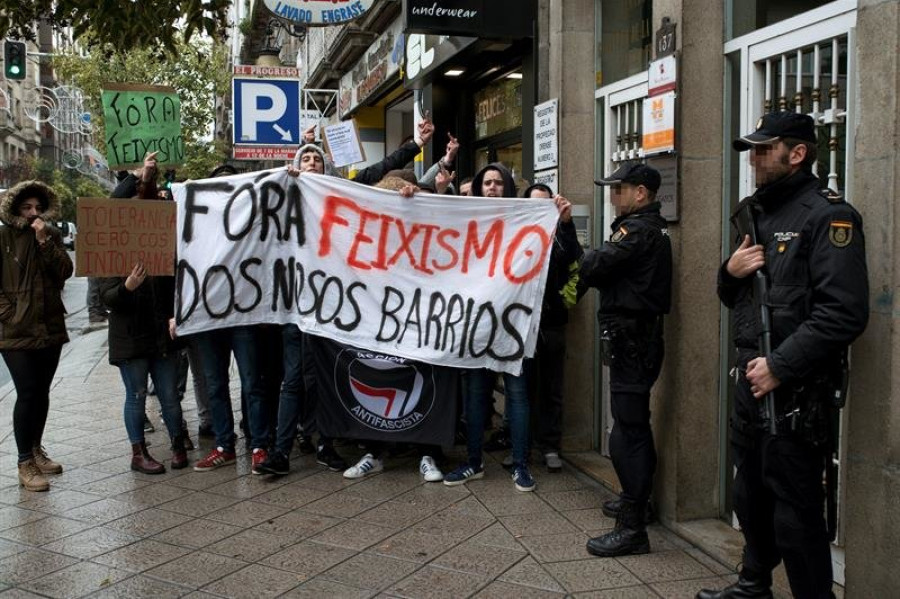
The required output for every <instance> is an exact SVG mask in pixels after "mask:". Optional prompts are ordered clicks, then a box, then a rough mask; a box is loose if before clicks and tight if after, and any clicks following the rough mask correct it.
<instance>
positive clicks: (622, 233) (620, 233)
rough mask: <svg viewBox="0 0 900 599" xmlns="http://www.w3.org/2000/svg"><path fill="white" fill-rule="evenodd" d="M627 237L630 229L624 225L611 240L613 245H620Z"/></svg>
mask: <svg viewBox="0 0 900 599" xmlns="http://www.w3.org/2000/svg"><path fill="white" fill-rule="evenodd" d="M626 235H628V229H626V228H625V226H624V225H623V226H621V227H619V229H618V230H617V231H616V232H615V233H613V234H612V237H610V238H609V240H610V242H612V243H619V242H620V241H622V240H623V239H625V236H626Z"/></svg>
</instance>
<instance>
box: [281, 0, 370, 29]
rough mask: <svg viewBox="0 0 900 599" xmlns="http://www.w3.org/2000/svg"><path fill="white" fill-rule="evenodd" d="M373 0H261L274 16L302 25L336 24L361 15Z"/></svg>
mask: <svg viewBox="0 0 900 599" xmlns="http://www.w3.org/2000/svg"><path fill="white" fill-rule="evenodd" d="M374 3H375V0H263V4H265V6H266V8H268V9H269V10H270V11H272V12H273V13H274V14H275V15H276V16H278V17H281V18H282V19H287V20H288V21H292V22H294V23H302V24H303V25H336V24H338V23H346V22H347V21H352V20H353V19H356V18H357V17H361V16H362V15H363V14H365V12H366V11H367V10H369V9H370V8H372V4H374Z"/></svg>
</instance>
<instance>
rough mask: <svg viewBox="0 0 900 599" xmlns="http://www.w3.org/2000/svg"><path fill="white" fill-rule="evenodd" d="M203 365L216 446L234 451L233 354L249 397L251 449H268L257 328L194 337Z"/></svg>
mask: <svg viewBox="0 0 900 599" xmlns="http://www.w3.org/2000/svg"><path fill="white" fill-rule="evenodd" d="M195 339H196V342H197V349H198V350H199V351H200V362H201V364H202V366H203V375H204V378H205V379H206V390H207V393H208V394H209V409H210V412H211V413H212V425H213V431H214V432H215V435H216V445H217V446H219V447H221V448H222V449H223V450H225V451H228V452H233V451H234V443H235V434H234V414H233V412H232V408H231V394H230V393H229V391H228V367H229V365H230V364H231V354H232V353H234V359H235V362H237V367H238V373H239V374H240V377H241V391H242V392H243V393H246V395H247V408H248V410H247V412H248V414H247V415H248V417H249V420H250V422H249V430H250V447H251V448H252V449H256V448H265V447H266V443H267V441H268V436H269V430H268V420H267V418H266V417H265V406H264V403H263V401H264V397H263V385H262V376H261V372H260V364H259V354H258V352H257V348H256V335H255V332H254V327H252V326H242V327H230V328H227V329H217V330H215V331H207V332H205V333H198V334H197V335H195Z"/></svg>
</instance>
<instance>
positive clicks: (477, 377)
mask: <svg viewBox="0 0 900 599" xmlns="http://www.w3.org/2000/svg"><path fill="white" fill-rule="evenodd" d="M529 366H530V360H526V361H525V368H524V369H523V370H522V373H521V374H520V375H518V376H515V375H512V374H507V373H503V388H504V393H505V394H506V411H507V414H506V418H507V419H508V420H509V432H510V437H511V440H512V458H513V462H514V463H515V464H516V465H520V464H521V465H524V464H525V461H526V459H527V457H528V426H529V421H528V373H527V369H528V368H529ZM496 374H497V373H495V372H493V371H491V370H487V369H481V370H470V371H468V373H467V374H466V377H465V378H466V398H465V401H466V446H467V449H468V454H469V463H470V464H471V465H473V466H480V465H481V462H482V459H483V458H482V455H481V447H482V445H483V444H484V424H485V419H486V412H487V410H486V409H485V408H486V407H487V406H488V405H489V403H490V402H491V400H492V397H493V390H494V377H495V376H496Z"/></svg>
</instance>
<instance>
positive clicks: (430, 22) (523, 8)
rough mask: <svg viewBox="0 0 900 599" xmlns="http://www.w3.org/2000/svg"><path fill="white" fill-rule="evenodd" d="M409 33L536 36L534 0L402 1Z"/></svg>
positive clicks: (493, 36) (501, 37)
mask: <svg viewBox="0 0 900 599" xmlns="http://www.w3.org/2000/svg"><path fill="white" fill-rule="evenodd" d="M403 6H404V10H403V14H404V15H405V16H406V29H405V30H406V32H407V33H426V34H432V35H465V36H473V37H480V38H488V39H521V38H526V37H532V36H533V35H534V20H535V16H536V15H537V6H536V4H535V0H403Z"/></svg>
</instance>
